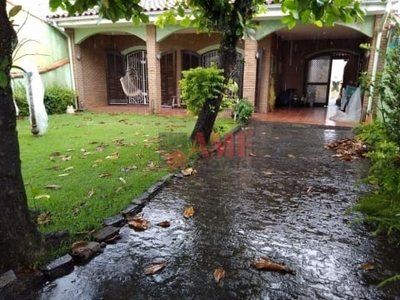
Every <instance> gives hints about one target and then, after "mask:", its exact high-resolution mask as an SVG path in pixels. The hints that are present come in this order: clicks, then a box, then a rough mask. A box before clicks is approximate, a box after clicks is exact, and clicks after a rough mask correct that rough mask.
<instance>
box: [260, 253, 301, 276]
mask: <svg viewBox="0 0 400 300" xmlns="http://www.w3.org/2000/svg"><path fill="white" fill-rule="evenodd" d="M254 266H255V267H256V268H257V269H259V270H266V271H273V272H281V273H289V274H292V275H294V274H295V271H294V270H292V269H289V268H288V267H286V266H284V265H280V264H277V263H275V262H273V261H272V260H270V259H269V258H266V257H260V258H257V259H256V260H255V261H254Z"/></svg>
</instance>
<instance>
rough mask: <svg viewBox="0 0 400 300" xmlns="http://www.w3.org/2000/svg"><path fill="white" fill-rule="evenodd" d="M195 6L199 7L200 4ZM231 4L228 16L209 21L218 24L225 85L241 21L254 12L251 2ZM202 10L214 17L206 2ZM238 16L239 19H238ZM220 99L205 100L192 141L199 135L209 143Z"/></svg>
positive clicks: (220, 56) (223, 12)
mask: <svg viewBox="0 0 400 300" xmlns="http://www.w3.org/2000/svg"><path fill="white" fill-rule="evenodd" d="M200 2H201V1H200ZM197 4H198V5H200V3H197ZM231 4H232V5H233V9H232V10H231V11H230V12H229V13H228V14H227V13H225V11H222V12H221V13H218V15H219V16H223V17H222V18H218V20H213V19H211V21H212V22H211V23H215V22H217V23H218V25H216V27H217V29H218V30H219V32H220V34H221V45H220V48H219V51H218V52H219V63H218V67H219V68H221V69H223V70H224V76H225V84H227V83H228V80H229V79H230V78H232V77H233V76H232V75H233V71H234V69H235V67H236V59H237V53H236V45H237V43H238V41H239V39H240V38H241V36H240V35H238V33H237V32H238V31H239V32H244V29H243V26H242V21H243V20H247V19H249V18H252V16H253V14H254V12H255V11H254V9H255V6H254V5H253V0H236V1H233V3H231ZM203 8H204V10H205V11H207V10H209V9H211V10H212V11H210V12H209V13H206V14H205V15H206V16H211V17H210V18H212V16H215V11H213V9H214V8H213V6H209V5H208V2H206V4H204V5H203ZM239 15H240V16H241V18H239V17H238V16H239ZM222 99H223V95H220V96H219V97H218V99H217V100H215V99H213V100H211V99H207V100H206V101H205V103H204V105H203V107H202V109H201V111H200V114H199V116H198V119H197V122H196V125H195V126H194V129H193V132H192V135H191V137H190V138H191V140H192V141H196V139H198V138H199V135H202V140H203V141H205V142H207V143H208V142H209V140H210V136H211V133H212V129H213V127H214V123H215V119H216V118H217V115H218V112H219V108H220V106H221V103H222Z"/></svg>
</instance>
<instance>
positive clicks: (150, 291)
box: [30, 122, 400, 300]
mask: <svg viewBox="0 0 400 300" xmlns="http://www.w3.org/2000/svg"><path fill="white" fill-rule="evenodd" d="M351 136H352V133H351V131H350V129H349V128H327V127H318V126H309V125H293V124H277V123H275V124H274V123H258V122H253V123H251V124H250V125H249V126H248V127H246V128H245V129H244V130H243V131H240V132H239V133H237V134H235V135H234V136H232V137H231V139H228V140H229V142H228V144H227V145H226V146H225V148H224V149H223V150H220V151H219V152H218V153H217V154H216V155H215V156H213V157H210V158H207V159H203V160H201V161H200V162H199V164H198V166H197V171H198V174H196V175H194V176H190V177H185V178H182V179H179V178H175V179H174V180H173V182H171V184H169V185H168V186H167V187H165V188H164V189H163V190H162V192H160V193H159V194H158V195H157V196H155V198H154V199H152V201H151V202H150V203H149V204H148V205H147V206H146V207H145V208H144V210H143V213H144V217H145V218H146V219H147V220H149V221H150V222H151V223H152V224H153V226H152V227H151V228H150V229H148V230H146V231H142V232H137V231H134V230H133V229H130V228H128V227H123V228H121V232H120V233H121V239H120V240H119V241H118V242H117V243H115V244H111V245H108V246H107V247H106V248H105V250H104V253H103V254H101V255H99V256H97V257H95V258H94V259H92V260H91V261H90V262H89V263H88V264H87V265H85V266H80V267H75V270H74V271H73V272H72V273H71V274H69V275H67V276H64V277H62V278H60V279H57V280H55V281H53V282H48V283H47V284H46V285H45V286H44V287H42V288H40V289H39V290H38V291H34V290H32V291H31V293H30V299H55V300H63V299H65V300H67V299H68V300H71V299H88V300H89V299H104V300H105V299H400V282H397V283H392V284H389V285H387V286H386V287H385V288H383V289H378V288H377V287H376V284H377V283H379V282H380V281H381V280H384V279H386V278H387V277H390V276H393V275H395V274H400V255H399V253H400V252H399V249H395V248H394V247H393V246H390V245H389V244H387V243H386V242H385V239H382V238H376V237H373V236H372V235H371V234H370V233H369V232H368V231H367V229H366V228H364V226H363V225H361V224H358V225H355V226H349V222H350V221H352V220H354V219H355V218H356V217H357V215H354V214H348V215H346V214H345V211H346V209H348V208H349V207H350V206H351V205H352V204H354V203H355V201H356V200H357V198H359V197H360V195H362V193H365V192H366V190H367V187H365V186H363V185H360V184H358V182H359V180H360V178H361V177H362V176H364V175H365V172H366V170H367V161H365V160H356V161H352V162H343V161H340V160H338V159H334V158H331V155H332V154H333V153H332V151H331V150H324V149H323V147H324V145H325V144H327V143H330V142H332V141H334V140H337V139H339V138H344V137H351ZM187 206H193V207H194V210H195V214H194V215H193V216H192V217H191V218H190V219H185V218H184V217H183V215H182V213H183V210H184V208H185V207H187ZM164 220H168V221H170V223H171V226H170V227H168V228H162V227H159V226H156V225H155V224H156V223H158V222H160V221H164ZM258 257H269V258H270V259H272V260H273V261H275V262H278V263H283V264H285V265H286V266H287V267H290V268H291V269H294V270H295V272H296V274H295V275H291V274H281V273H276V272H268V271H259V270H257V269H255V268H254V267H253V261H254V259H256V258H258ZM163 260H165V261H167V266H166V267H165V268H164V269H163V270H162V271H160V272H157V273H155V274H153V275H145V274H144V269H145V268H146V267H148V266H149V265H151V263H153V262H157V261H163ZM364 263H370V264H372V265H373V266H374V269H373V270H369V271H367V270H363V269H362V268H361V266H362V265H363V264H364ZM219 267H222V268H224V269H225V271H226V277H225V278H224V279H222V280H221V281H220V282H218V283H217V282H215V281H214V279H213V272H214V270H215V269H216V268H219Z"/></svg>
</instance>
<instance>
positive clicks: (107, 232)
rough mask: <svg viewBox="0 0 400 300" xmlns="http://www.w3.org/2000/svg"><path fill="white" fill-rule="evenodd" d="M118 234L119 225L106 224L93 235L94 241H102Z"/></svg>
mask: <svg viewBox="0 0 400 300" xmlns="http://www.w3.org/2000/svg"><path fill="white" fill-rule="evenodd" d="M117 234H119V227H114V226H107V227H104V228H103V229H100V230H99V231H98V232H97V233H96V234H95V235H94V236H93V238H94V240H95V241H96V242H103V241H106V240H109V239H111V238H113V237H114V236H116V235H117Z"/></svg>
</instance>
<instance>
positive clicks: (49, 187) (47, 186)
mask: <svg viewBox="0 0 400 300" xmlns="http://www.w3.org/2000/svg"><path fill="white" fill-rule="evenodd" d="M46 189H49V190H59V189H61V185H57V184H48V185H46Z"/></svg>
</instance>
